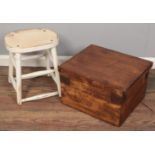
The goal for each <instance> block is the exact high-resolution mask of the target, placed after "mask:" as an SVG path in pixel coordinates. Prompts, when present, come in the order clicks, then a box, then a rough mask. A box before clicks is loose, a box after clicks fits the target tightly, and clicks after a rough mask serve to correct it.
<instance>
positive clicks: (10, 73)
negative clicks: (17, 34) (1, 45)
mask: <svg viewBox="0 0 155 155" xmlns="http://www.w3.org/2000/svg"><path fill="white" fill-rule="evenodd" d="M12 59H13V57H12V53H11V52H9V74H8V82H9V83H11V77H13V63H12Z"/></svg>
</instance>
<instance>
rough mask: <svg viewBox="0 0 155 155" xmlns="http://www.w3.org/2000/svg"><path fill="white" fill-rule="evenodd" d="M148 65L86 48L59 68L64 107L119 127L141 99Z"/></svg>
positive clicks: (113, 53)
mask: <svg viewBox="0 0 155 155" xmlns="http://www.w3.org/2000/svg"><path fill="white" fill-rule="evenodd" d="M151 66H152V62H150V61H146V60H142V59H139V58H137V57H133V56H129V55H126V54H124V53H120V52H116V51H113V50H110V49H106V48H103V47H99V46H96V45H90V46H88V47H87V48H86V49H84V50H83V51H82V52H80V53H79V54H77V55H76V56H74V57H73V58H72V59H70V60H68V61H67V62H65V63H63V64H62V65H61V66H60V67H59V70H60V76H61V88H62V98H61V101H62V103H64V104H65V105H68V106H71V107H73V108H76V109H78V110H80V111H82V112H85V113H88V114H90V115H92V116H94V117H96V118H98V119H101V120H103V121H106V122H109V123H111V124H113V125H116V126H120V125H122V123H123V122H124V121H125V120H126V118H127V117H128V116H129V115H130V113H131V112H132V111H133V110H134V108H135V107H136V106H137V105H138V104H139V103H140V102H141V101H142V99H143V98H144V96H145V92H146V86H147V79H148V74H149V70H150V68H151Z"/></svg>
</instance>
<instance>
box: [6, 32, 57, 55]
mask: <svg viewBox="0 0 155 155" xmlns="http://www.w3.org/2000/svg"><path fill="white" fill-rule="evenodd" d="M5 44H6V47H7V48H9V51H12V52H20V53H21V52H28V51H31V52H32V51H33V48H34V50H35V48H38V47H43V49H45V48H46V47H47V48H52V47H55V46H57V45H58V36H57V34H56V33H55V32H54V31H51V30H49V29H27V30H20V31H15V32H11V33H9V34H7V35H6V36H5ZM37 50H39V49H37ZM40 50H42V49H40Z"/></svg>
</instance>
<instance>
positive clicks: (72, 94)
mask: <svg viewBox="0 0 155 155" xmlns="http://www.w3.org/2000/svg"><path fill="white" fill-rule="evenodd" d="M66 80H67V79H66ZM82 87H85V86H84V85H81V86H80V83H78V82H77V81H76V80H75V79H74V78H71V79H70V80H69V82H68V83H67V81H65V82H64V81H63V80H61V89H62V98H61V101H62V103H64V104H65V105H68V106H71V107H73V108H76V109H78V110H80V111H82V112H85V113H87V114H89V115H91V116H93V117H96V118H98V119H101V120H104V121H106V122H109V123H111V124H113V125H116V126H119V125H120V112H121V105H119V104H112V103H109V102H107V101H106V100H104V99H102V98H100V97H98V96H95V95H92V94H91V93H89V87H87V91H86V89H83V88H82Z"/></svg>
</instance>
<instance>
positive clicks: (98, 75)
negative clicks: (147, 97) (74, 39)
mask: <svg viewBox="0 0 155 155" xmlns="http://www.w3.org/2000/svg"><path fill="white" fill-rule="evenodd" d="M151 66H152V62H150V61H147V60H143V59H141V58H137V57H134V56H130V55H127V54H123V53H120V52H117V51H114V50H111V49H107V48H103V47H99V46H96V45H90V46H88V47H87V48H85V49H84V50H82V51H81V52H80V53H78V54H77V55H75V56H74V57H72V58H71V59H70V60H68V61H66V62H65V63H63V64H62V65H61V66H60V70H63V71H66V72H71V73H72V74H76V75H79V76H82V77H85V78H87V79H90V80H92V81H96V82H99V83H100V84H101V85H102V84H103V85H105V84H107V85H110V86H112V87H113V88H116V89H119V90H120V91H122V92H126V91H127V90H128V88H129V87H130V86H131V85H132V84H133V83H134V82H135V81H136V80H137V79H138V78H139V77H140V76H141V75H142V74H143V73H144V72H146V71H147V70H149V69H150V68H151Z"/></svg>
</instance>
